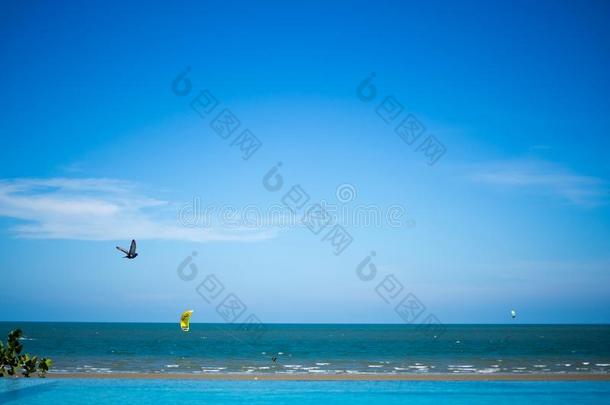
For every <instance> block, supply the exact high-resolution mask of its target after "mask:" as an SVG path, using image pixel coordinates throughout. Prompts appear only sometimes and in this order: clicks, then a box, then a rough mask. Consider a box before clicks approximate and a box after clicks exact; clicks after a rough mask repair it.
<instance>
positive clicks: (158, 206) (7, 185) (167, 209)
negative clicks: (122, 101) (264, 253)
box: [0, 178, 277, 242]
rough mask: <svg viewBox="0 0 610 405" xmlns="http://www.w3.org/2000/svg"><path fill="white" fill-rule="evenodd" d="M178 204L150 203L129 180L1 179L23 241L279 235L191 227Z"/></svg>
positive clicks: (5, 207)
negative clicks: (184, 223) (185, 224)
mask: <svg viewBox="0 0 610 405" xmlns="http://www.w3.org/2000/svg"><path fill="white" fill-rule="evenodd" d="M172 208H173V204H172V203H170V202H168V201H163V200H159V199H155V198H150V197H147V196H145V195H143V194H142V193H141V192H139V190H138V188H137V187H136V186H135V185H134V184H132V183H130V182H126V181H121V180H113V179H99V178H97V179H96V178H87V179H73V178H51V179H12V180H8V179H4V180H0V216H3V217H10V218H14V219H17V220H21V221H24V222H25V223H22V224H19V225H16V226H14V227H13V228H12V230H13V231H14V232H15V234H16V235H17V236H18V237H25V238H46V239H82V240H116V239H131V238H132V237H133V238H136V239H173V240H184V241H192V242H210V241H256V240H264V239H270V238H273V237H275V236H276V233H277V232H276V231H274V230H268V229H267V230H260V229H234V228H228V227H226V228H188V227H183V226H180V224H179V223H178V222H177V220H176V211H175V210H174V209H172Z"/></svg>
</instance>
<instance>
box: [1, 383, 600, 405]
mask: <svg viewBox="0 0 610 405" xmlns="http://www.w3.org/2000/svg"><path fill="white" fill-rule="evenodd" d="M42 401H44V403H56V404H83V403H88V404H92V403H105V404H112V403H114V404H117V403H122V404H125V403H130V404H153V403H154V404H158V403H191V402H198V403H202V402H205V403H224V404H226V403H244V402H247V403H249V404H258V403H261V404H263V403H264V404H270V403H273V404H284V403H301V404H326V403H334V404H357V403H384V404H386V403H409V404H435V405H438V404H441V403H451V404H487V403H493V404H515V403H534V402H535V403H536V405H541V404H555V405H556V404H558V403H579V404H600V403H610V382H581V381H578V382H560V381H553V382H505V381H497V382H436V381H205V380H196V381H193V380H161V379H159V380H138V379H51V378H48V379H37V378H34V379H24V378H20V379H0V403H2V404H4V403H6V404H41V403H43V402H42Z"/></svg>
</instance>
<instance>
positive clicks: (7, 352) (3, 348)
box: [0, 329, 52, 377]
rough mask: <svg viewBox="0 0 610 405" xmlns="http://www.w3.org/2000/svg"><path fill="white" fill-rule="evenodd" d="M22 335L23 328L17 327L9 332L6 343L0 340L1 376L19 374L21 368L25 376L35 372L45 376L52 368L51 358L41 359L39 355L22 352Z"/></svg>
mask: <svg viewBox="0 0 610 405" xmlns="http://www.w3.org/2000/svg"><path fill="white" fill-rule="evenodd" d="M22 336H23V332H22V331H21V329H15V330H13V331H11V332H10V333H9V334H8V337H7V340H6V345H4V343H3V342H2V341H1V340H0V377H4V376H15V375H18V373H19V370H20V369H21V374H23V376H25V377H29V376H30V374H32V373H35V372H38V375H39V376H40V377H44V376H45V374H46V373H47V371H49V368H51V365H52V361H51V359H47V358H44V357H43V358H42V359H40V360H39V359H38V356H30V354H29V353H26V354H21V352H22V351H23V345H22V344H21V342H20V341H19V340H20V338H21V337H22Z"/></svg>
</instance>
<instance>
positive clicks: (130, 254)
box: [116, 239, 138, 259]
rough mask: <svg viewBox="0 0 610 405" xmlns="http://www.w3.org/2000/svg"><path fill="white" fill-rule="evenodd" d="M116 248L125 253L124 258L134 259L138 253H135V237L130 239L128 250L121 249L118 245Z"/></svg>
mask: <svg viewBox="0 0 610 405" xmlns="http://www.w3.org/2000/svg"><path fill="white" fill-rule="evenodd" d="M116 248H117V249H119V250H120V251H121V252H123V253H125V258H126V259H135V257H136V256H137V255H138V254H137V253H136V241H135V239H132V240H131V246H129V251H127V249H123V248H122V247H120V246H117V247H116Z"/></svg>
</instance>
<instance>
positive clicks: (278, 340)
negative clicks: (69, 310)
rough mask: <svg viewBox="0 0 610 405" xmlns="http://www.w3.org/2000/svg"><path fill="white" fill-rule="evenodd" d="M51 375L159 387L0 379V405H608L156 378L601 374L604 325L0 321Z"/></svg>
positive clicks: (468, 386) (594, 389) (511, 385)
mask: <svg viewBox="0 0 610 405" xmlns="http://www.w3.org/2000/svg"><path fill="white" fill-rule="evenodd" d="M17 327H18V328H20V329H22V330H23V332H24V337H23V339H22V343H23V345H24V351H25V352H28V353H31V354H36V355H39V356H44V357H50V358H52V359H53V368H52V372H53V373H87V374H89V373H90V374H109V375H112V373H156V374H159V377H160V378H159V379H158V380H156V379H153V380H139V379H135V378H134V379H129V378H127V379H126V378H122V379H78V378H74V379H72V378H71V379H53V378H47V379H29V380H28V379H24V378H20V379H10V378H0V403H39V400H41V399H48V400H50V401H51V403H53V401H55V402H56V403H66V404H70V403H84V402H86V401H90V399H91V398H93V399H94V401H93V402H95V403H174V402H176V403H177V402H183V401H190V400H193V401H199V402H206V403H237V402H250V403H288V402H291V403H294V402H299V403H370V402H377V403H406V402H408V403H435V404H438V403H439V402H442V403H469V404H472V403H474V404H477V403H492V402H493V403H494V404H497V403H531V402H532V401H533V400H535V401H536V402H538V403H557V402H560V403H563V402H566V403H568V402H578V403H609V400H610V382H604V381H575V382H571V381H546V382H545V381H524V382H521V381H491V382H483V381H217V380H167V379H163V378H162V375H163V374H171V373H193V374H223V373H230V374H246V375H248V374H252V375H253V376H255V375H258V374H262V373H276V374H296V375H315V374H380V373H384V374H430V375H432V374H483V375H492V374H511V375H516V374H570V373H577V374H608V373H610V325H444V328H443V330H440V331H439V330H436V329H435V330H433V331H427V330H422V329H421V328H420V327H417V326H411V325H347V324H307V325H303V324H270V325H265V326H264V328H263V329H260V330H256V331H253V330H250V329H243V327H242V326H239V325H227V324H197V323H194V324H191V325H190V330H189V331H188V332H183V331H182V330H181V329H180V327H179V325H178V324H177V323H171V324H170V323H55V322H53V323H38V322H32V323H29V322H17V323H15V322H0V336H2V337H3V338H2V339H3V340H4V339H5V338H4V337H5V336H6V334H7V333H8V332H9V331H10V330H12V329H14V328H17Z"/></svg>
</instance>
